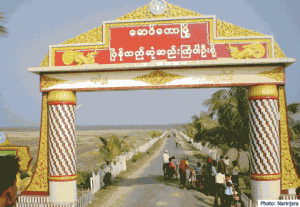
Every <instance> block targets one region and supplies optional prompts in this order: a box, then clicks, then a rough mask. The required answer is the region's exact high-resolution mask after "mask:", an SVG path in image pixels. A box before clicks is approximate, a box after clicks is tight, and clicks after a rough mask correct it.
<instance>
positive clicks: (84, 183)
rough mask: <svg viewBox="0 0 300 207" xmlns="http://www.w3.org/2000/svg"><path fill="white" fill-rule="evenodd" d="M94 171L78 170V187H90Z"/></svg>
mask: <svg viewBox="0 0 300 207" xmlns="http://www.w3.org/2000/svg"><path fill="white" fill-rule="evenodd" d="M91 177H92V172H86V171H77V188H90V185H91V184H90V178H91Z"/></svg>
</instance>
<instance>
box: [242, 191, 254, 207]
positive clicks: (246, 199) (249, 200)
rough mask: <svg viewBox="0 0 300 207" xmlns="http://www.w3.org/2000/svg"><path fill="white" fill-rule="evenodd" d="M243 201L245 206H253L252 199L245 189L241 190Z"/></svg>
mask: <svg viewBox="0 0 300 207" xmlns="http://www.w3.org/2000/svg"><path fill="white" fill-rule="evenodd" d="M241 201H242V202H243V203H244V206H245V207H252V200H251V199H250V198H248V197H247V196H246V195H245V194H244V193H243V191H241Z"/></svg>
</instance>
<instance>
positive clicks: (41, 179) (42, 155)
mask: <svg viewBox="0 0 300 207" xmlns="http://www.w3.org/2000/svg"><path fill="white" fill-rule="evenodd" d="M47 100H48V93H43V97H42V118H41V135H40V144H39V152H38V157H37V162H36V167H35V172H34V174H33V177H32V179H31V182H30V183H29V185H28V187H27V188H26V189H25V191H23V192H22V194H23V195H32V192H35V193H36V192H37V193H39V194H46V195H48V179H47V175H48V104H47ZM26 191H27V192H26Z"/></svg>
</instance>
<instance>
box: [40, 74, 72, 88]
mask: <svg viewBox="0 0 300 207" xmlns="http://www.w3.org/2000/svg"><path fill="white" fill-rule="evenodd" d="M64 82H66V80H60V79H57V78H51V77H49V76H47V75H41V88H42V89H45V88H49V87H51V86H55V85H56V84H59V83H64Z"/></svg>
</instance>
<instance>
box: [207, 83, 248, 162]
mask: <svg viewBox="0 0 300 207" xmlns="http://www.w3.org/2000/svg"><path fill="white" fill-rule="evenodd" d="M203 105H204V106H207V107H209V112H210V114H209V116H210V118H213V116H214V115H216V116H217V117H218V124H219V126H215V127H213V128H211V129H208V130H207V132H206V133H205V134H206V135H207V136H211V137H215V139H214V140H213V142H214V144H215V145H218V144H219V143H220V144H222V143H226V144H227V145H228V146H229V147H233V148H236V149H238V155H237V161H238V160H239V157H240V153H241V151H242V150H246V149H247V148H248V145H249V142H250V140H249V104H248V88H247V87H231V88H230V90H225V89H223V90H219V91H217V92H215V93H214V94H213V95H212V97H211V99H208V100H205V101H204V102H203ZM238 166H239V162H238Z"/></svg>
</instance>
